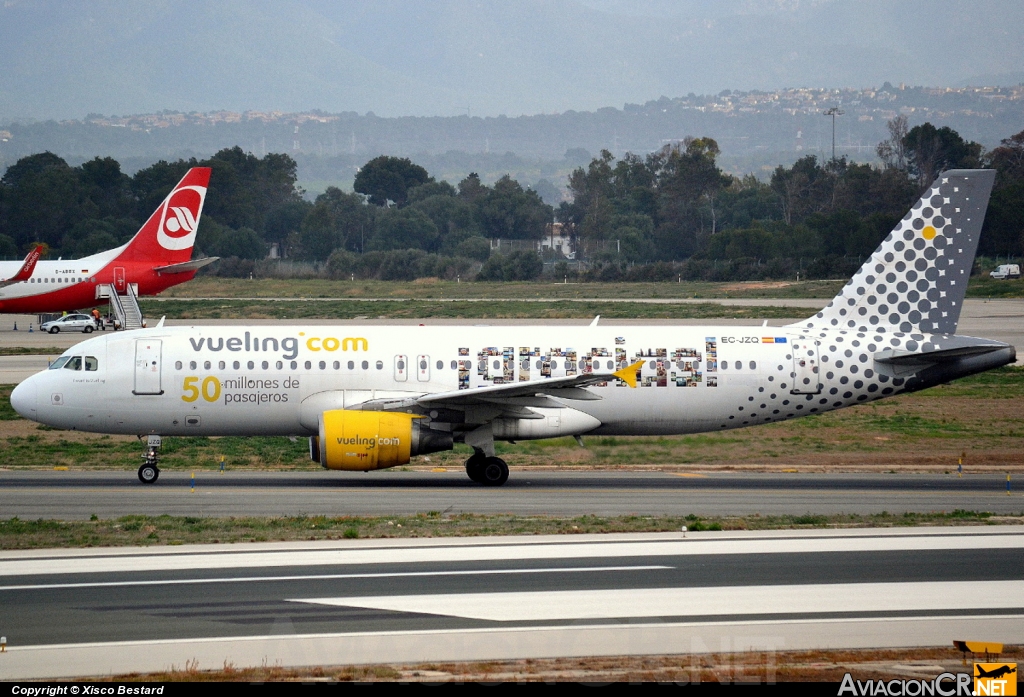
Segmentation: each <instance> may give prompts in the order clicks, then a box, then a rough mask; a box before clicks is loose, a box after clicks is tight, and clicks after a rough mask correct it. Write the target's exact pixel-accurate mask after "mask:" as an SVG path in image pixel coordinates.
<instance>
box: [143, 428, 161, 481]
mask: <svg viewBox="0 0 1024 697" xmlns="http://www.w3.org/2000/svg"><path fill="white" fill-rule="evenodd" d="M160 445H161V438H160V436H149V437H148V438H147V439H146V454H145V455H143V456H142V459H143V460H145V462H143V463H142V467H139V481H140V482H142V483H143V484H153V483H154V482H156V480H157V478H158V477H159V476H160V468H159V467H157V450H159V449H160Z"/></svg>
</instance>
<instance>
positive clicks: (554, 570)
mask: <svg viewBox="0 0 1024 697" xmlns="http://www.w3.org/2000/svg"><path fill="white" fill-rule="evenodd" d="M674 568H675V567H674V566H657V565H647V566H566V567H551V568H546V569H477V570H465V571H404V572H395V573H378V574H314V575H308V576H241V577H238V578H176V579H158V580H150V581H96V582H94V583H37V584H25V585H20V586H0V591H23V590H52V589H64V588H120V587H124V586H180V585H192V584H199V583H254V582H265V581H270V582H273V581H325V580H338V579H355V578H416V577H421V576H496V575H502V574H560V573H577V572H581V571H661V570H665V569H674Z"/></svg>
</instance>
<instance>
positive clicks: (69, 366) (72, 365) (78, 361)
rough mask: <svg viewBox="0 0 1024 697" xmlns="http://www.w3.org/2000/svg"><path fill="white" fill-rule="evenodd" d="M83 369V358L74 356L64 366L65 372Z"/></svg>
mask: <svg viewBox="0 0 1024 697" xmlns="http://www.w3.org/2000/svg"><path fill="white" fill-rule="evenodd" d="M81 369H82V357H81V356H73V357H72V358H71V359H70V360H68V362H67V363H65V364H64V370H81Z"/></svg>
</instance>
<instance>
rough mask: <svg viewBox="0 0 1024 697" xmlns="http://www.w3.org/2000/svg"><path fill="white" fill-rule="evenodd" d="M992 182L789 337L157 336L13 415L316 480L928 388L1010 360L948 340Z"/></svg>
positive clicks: (931, 193) (494, 467)
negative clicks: (242, 440)
mask: <svg viewBox="0 0 1024 697" xmlns="http://www.w3.org/2000/svg"><path fill="white" fill-rule="evenodd" d="M994 176H995V172H993V171H991V170H956V171H949V172H946V173H944V174H943V175H941V176H940V177H939V179H937V180H936V182H935V183H934V185H933V186H932V187H931V188H929V189H928V190H927V191H926V192H925V193H924V195H923V196H922V197H921V199H920V200H919V201H918V202H917V204H916V205H915V206H914V207H913V209H912V210H911V211H910V212H909V213H907V215H906V217H905V218H904V219H903V220H902V221H901V222H900V223H899V224H898V225H897V226H896V228H895V229H894V230H893V231H892V233H891V234H890V235H889V236H888V237H886V239H885V240H884V241H883V242H882V243H881V245H880V246H879V247H878V249H877V250H876V251H875V252H874V254H872V256H871V258H870V259H869V260H868V261H867V262H865V264H864V266H863V267H861V269H860V270H859V271H858V272H857V274H856V275H855V276H854V277H853V278H852V279H851V281H850V282H849V283H848V284H847V285H846V287H845V288H844V289H843V290H842V292H840V294H839V295H838V296H836V298H835V299H834V300H832V302H830V303H829V304H828V305H827V306H826V307H825V308H824V309H822V311H821V312H819V313H817V314H816V315H814V316H813V317H811V318H809V319H807V320H806V321H803V322H798V323H796V324H792V325H788V326H785V327H758V326H750V327H722V326H717V327H610V326H601V325H600V324H598V322H597V321H596V320H595V322H594V323H593V324H591V326H589V327H471V328H470V327H459V328H454V327H423V326H421V327H330V326H316V325H308V326H294V327H293V326H262V327H258V328H257V327H252V326H249V327H244V326H242V327H240V326H221V327H213V326H202V327H174V328H169V327H163V326H158V327H155V328H151V329H146V330H140V331H135V332H131V333H123V334H120V333H119V334H116V335H113V336H103V337H99V338H94V339H90V340H88V341H84V342H82V343H80V344H78V345H77V346H75V347H74V348H71V349H69V350H68V351H67V352H65V354H64V355H63V356H61V357H60V358H59V359H58V360H57V361H56V362H55V363H54V364H53V365H52V366H51V367H50V369H49V370H46V371H43V372H41V373H38V374H36V375H34V376H32V377H30V378H28V379H27V380H25V381H24V382H22V383H21V384H20V385H18V386H17V388H15V390H14V392H13V393H12V394H11V403H12V404H13V406H14V408H15V409H16V410H17V411H18V413H19V414H21V415H22V416H24V417H26V418H29V419H32V420H35V421H38V422H41V423H44V424H48V425H51V426H55V427H57V428H66V429H78V430H83V431H91V432H98V433H124V434H138V435H140V436H143V435H145V436H148V439H147V451H146V462H145V464H144V465H143V466H142V467H141V468H140V469H139V478H140V479H141V480H142V481H143V482H147V483H148V482H154V481H156V479H157V476H158V474H159V470H158V469H157V448H158V447H159V445H160V442H161V436H176V435H180V436H189V435H194V436H199V435H208V436H214V435H217V436H221V435H240V436H245V435H282V436H294V435H308V436H310V455H311V457H312V458H313V459H314V460H316V461H319V462H320V463H321V464H322V465H323V466H324V467H326V468H328V469H341V470H373V469H380V468H385V467H394V466H396V465H402V464H405V463H407V462H409V460H410V458H411V457H413V456H416V455H420V454H424V453H430V452H435V451H441V450H448V449H450V448H451V447H452V445H453V443H466V444H468V445H470V446H472V448H473V449H474V454H473V455H472V456H471V457H470V458H469V460H468V461H467V462H466V471H467V473H468V475H469V476H470V477H471V478H472V479H473V480H474V481H477V482H480V483H482V484H488V485H500V484H503V483H504V482H505V480H506V479H507V478H508V466H507V465H506V464H505V462H503V461H502V460H501V459H499V458H497V457H495V455H494V441H495V440H507V441H516V440H527V439H534V438H551V437H555V436H577V437H579V436H582V435H584V434H591V435H651V434H680V433H699V432H708V431H723V430H727V429H731V428H740V427H743V426H754V425H756V424H765V423H771V422H775V421H782V420H785V419H792V418H795V417H798V416H806V415H808V414H815V413H821V412H826V411H831V410H833V409H840V408H842V407H848V406H853V405H856V404H861V403H864V402H868V401H872V400H875V399H880V398H882V397H886V396H889V395H893V394H899V393H902V392H908V391H914V390H920V389H923V388H926V387H930V386H932V385H935V384H938V383H941V382H946V381H948V380H951V379H954V378H958V377H962V376H965V375H970V374H972V373H977V372H980V371H983V370H988V369H990V368H995V367H997V366H1001V365H1005V364H1007V363H1012V362H1013V361H1014V360H1015V350H1014V347H1013V346H1010V345H1008V344H1004V343H1001V342H997V341H991V340H987V339H976V338H972V337H965V336H957V335H956V327H957V320H958V319H959V316H960V309H961V305H962V304H963V298H964V292H965V291H966V289H967V280H968V276H969V275H970V269H971V265H972V263H973V260H974V254H975V250H976V249H977V245H978V236H979V233H980V231H981V224H982V221H983V219H984V216H985V209H986V207H987V205H988V198H989V193H990V192H991V189H992V183H993V180H994Z"/></svg>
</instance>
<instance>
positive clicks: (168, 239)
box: [156, 186, 206, 250]
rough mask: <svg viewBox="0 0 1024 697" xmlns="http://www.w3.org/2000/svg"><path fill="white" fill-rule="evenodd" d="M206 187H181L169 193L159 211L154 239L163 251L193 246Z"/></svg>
mask: <svg viewBox="0 0 1024 697" xmlns="http://www.w3.org/2000/svg"><path fill="white" fill-rule="evenodd" d="M205 199H206V187H202V186H183V187H181V188H179V189H176V190H174V191H173V192H171V195H170V196H168V197H167V200H166V201H164V205H163V208H162V209H161V211H160V227H159V228H158V229H157V233H156V239H157V241H158V242H159V243H160V246H161V247H163V248H164V249H170V250H178V249H189V248H190V247H192V245H193V244H195V239H196V228H197V227H198V226H199V214H200V212H201V211H202V210H203V201H204V200H205Z"/></svg>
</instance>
